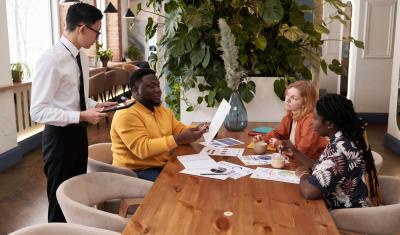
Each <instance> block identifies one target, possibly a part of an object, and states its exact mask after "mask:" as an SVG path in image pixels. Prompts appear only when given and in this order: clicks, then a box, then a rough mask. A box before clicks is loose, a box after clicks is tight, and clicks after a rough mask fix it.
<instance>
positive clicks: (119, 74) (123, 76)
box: [111, 65, 129, 86]
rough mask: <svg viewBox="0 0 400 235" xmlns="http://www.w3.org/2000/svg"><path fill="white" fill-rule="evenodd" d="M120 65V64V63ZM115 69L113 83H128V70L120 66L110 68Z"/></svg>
mask: <svg viewBox="0 0 400 235" xmlns="http://www.w3.org/2000/svg"><path fill="white" fill-rule="evenodd" d="M121 67H122V65H121ZM111 70H112V71H115V85H120V86H121V85H128V84H129V72H128V71H127V70H124V69H122V68H112V69H111Z"/></svg>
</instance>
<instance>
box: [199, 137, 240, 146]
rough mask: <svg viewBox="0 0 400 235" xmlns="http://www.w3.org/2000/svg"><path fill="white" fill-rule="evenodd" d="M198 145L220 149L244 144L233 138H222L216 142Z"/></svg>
mask: <svg viewBox="0 0 400 235" xmlns="http://www.w3.org/2000/svg"><path fill="white" fill-rule="evenodd" d="M200 144H202V145H204V146H211V147H215V148H222V147H228V146H233V145H238V144H244V143H243V142H242V141H240V140H237V139H234V138H223V139H217V140H212V141H211V142H209V143H207V142H201V143H200Z"/></svg>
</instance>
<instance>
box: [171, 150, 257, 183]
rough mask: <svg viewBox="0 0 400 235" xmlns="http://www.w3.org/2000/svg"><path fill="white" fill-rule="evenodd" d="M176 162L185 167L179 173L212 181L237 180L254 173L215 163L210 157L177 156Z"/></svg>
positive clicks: (245, 169) (195, 155) (222, 162)
mask: <svg viewBox="0 0 400 235" xmlns="http://www.w3.org/2000/svg"><path fill="white" fill-rule="evenodd" d="M178 160H179V161H180V162H181V163H182V165H183V166H184V167H185V169H183V170H182V171H180V173H184V174H189V175H196V176H203V177H208V178H213V179H221V180H225V179H227V178H232V179H239V178H241V177H243V176H246V175H249V174H251V173H253V171H254V170H253V169H250V168H247V167H244V166H240V165H236V164H233V163H229V162H225V161H220V162H215V161H214V159H212V158H211V157H209V156H207V155H202V154H193V155H184V156H178Z"/></svg>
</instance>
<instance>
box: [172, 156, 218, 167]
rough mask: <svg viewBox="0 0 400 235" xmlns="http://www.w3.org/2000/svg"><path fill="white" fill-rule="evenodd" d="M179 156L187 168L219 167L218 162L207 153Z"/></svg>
mask: <svg viewBox="0 0 400 235" xmlns="http://www.w3.org/2000/svg"><path fill="white" fill-rule="evenodd" d="M177 158H178V160H179V161H180V162H181V163H182V165H183V166H184V167H185V168H186V169H187V170H193V169H204V168H206V169H210V168H215V167H218V164H217V162H216V161H214V159H212V158H211V157H210V156H208V155H206V154H191V155H182V156H178V157H177ZM186 169H185V170H186Z"/></svg>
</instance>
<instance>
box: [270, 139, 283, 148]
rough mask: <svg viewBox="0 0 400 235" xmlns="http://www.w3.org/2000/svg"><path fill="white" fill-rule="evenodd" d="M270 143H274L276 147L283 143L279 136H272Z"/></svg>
mask: <svg viewBox="0 0 400 235" xmlns="http://www.w3.org/2000/svg"><path fill="white" fill-rule="evenodd" d="M268 143H269V144H270V145H272V146H273V147H274V148H278V147H279V145H281V144H282V140H280V139H277V138H271V139H270V140H269V142H268Z"/></svg>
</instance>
